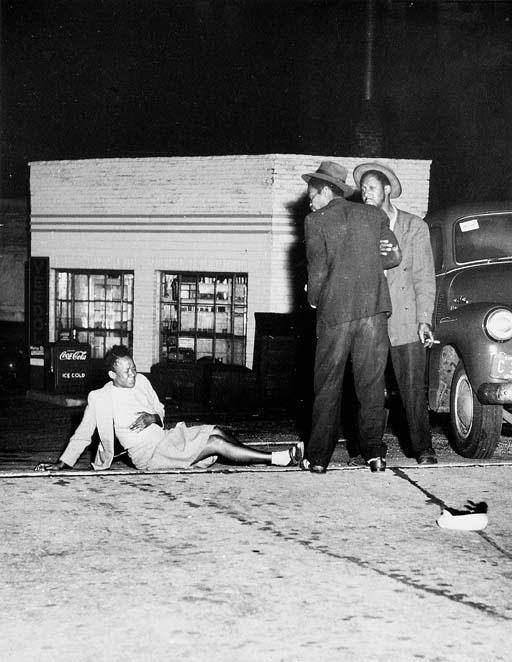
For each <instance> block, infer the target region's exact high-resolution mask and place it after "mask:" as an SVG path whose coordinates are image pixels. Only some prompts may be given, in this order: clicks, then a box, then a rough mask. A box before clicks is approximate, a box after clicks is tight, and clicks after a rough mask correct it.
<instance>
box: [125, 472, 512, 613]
mask: <svg viewBox="0 0 512 662" xmlns="http://www.w3.org/2000/svg"><path fill="white" fill-rule="evenodd" d="M398 471H399V470H398ZM400 477H402V476H400ZM403 478H405V479H406V480H409V477H408V476H406V475H404V476H403ZM409 482H411V483H412V484H413V485H414V486H416V487H418V488H419V489H421V491H422V492H424V494H426V495H427V496H429V498H432V500H433V501H434V502H435V503H438V504H440V505H441V504H442V503H443V502H442V500H441V499H439V498H438V497H436V496H435V495H430V493H428V491H427V490H424V489H422V488H421V486H419V485H416V483H415V482H414V481H413V480H409ZM132 485H133V487H136V488H138V485H137V484H133V483H132ZM158 493H160V494H161V495H162V496H166V497H169V496H170V495H169V493H168V492H166V491H165V490H158ZM175 498H176V497H175V496H173V499H175ZM182 503H183V505H184V506H188V507H189V508H194V509H197V508H204V507H206V508H210V509H212V510H215V512H216V513H217V514H219V515H224V516H227V517H229V518H231V519H234V520H236V521H238V522H239V523H240V524H241V525H242V526H250V527H255V528H256V529H257V530H258V531H261V532H263V533H267V534H270V535H272V536H274V537H276V538H278V539H279V540H282V541H285V542H291V543H298V544H300V545H302V546H303V547H305V548H306V549H310V550H312V551H314V552H319V553H320V554H323V555H324V556H328V557H329V558H332V559H336V560H338V561H346V562H347V563H352V564H354V565H356V566H357V567H359V568H362V569H365V570H370V571H372V572H375V573H377V574H378V575H380V576H382V577H386V578H387V579H391V580H393V581H397V582H399V583H400V584H402V585H404V586H408V587H410V588H414V589H416V590H418V591H420V592H421V591H423V592H425V593H429V594H431V595H435V596H437V597H442V598H446V599H447V600H450V601H452V602H455V603H457V604H460V605H463V606H466V607H470V608H472V609H475V610H477V611H479V612H482V613H485V614H487V615H488V616H494V617H495V618H497V619H500V620H503V621H510V620H512V618H511V617H510V616H507V615H506V614H503V613H501V612H500V611H498V610H497V609H496V608H495V607H492V606H491V605H488V604H485V603H483V602H478V601H476V600H471V599H469V598H468V597H467V595H465V594H463V593H450V591H449V590H447V589H440V588H435V587H432V586H428V585H427V584H423V583H421V582H419V581H417V580H415V579H413V578H411V577H407V576H406V575H403V574H401V573H398V572H392V571H388V570H382V569H380V568H377V567H375V566H374V565H373V564H372V563H371V561H365V560H364V559H362V558H359V557H357V556H352V555H345V554H340V553H338V552H335V551H333V550H331V549H329V548H327V547H326V546H325V545H319V544H317V542H316V541H314V540H308V539H304V538H300V537H299V535H298V534H294V533H286V532H283V531H282V530H280V529H277V528H276V527H275V526H273V524H272V523H271V522H269V521H268V520H267V521H266V522H265V524H262V523H261V522H260V521H258V520H254V519H253V520H251V519H247V518H246V517H244V516H242V515H241V514H240V513H238V512H236V511H235V510H233V509H232V508H230V507H227V506H223V505H222V504H220V503H218V502H217V501H214V500H209V501H207V502H206V503H197V502H193V501H190V500H188V499H187V498H186V497H184V498H183V500H182Z"/></svg>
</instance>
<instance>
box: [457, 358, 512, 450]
mask: <svg viewBox="0 0 512 662" xmlns="http://www.w3.org/2000/svg"><path fill="white" fill-rule="evenodd" d="M450 423H451V431H452V446H453V448H454V450H455V451H456V452H457V453H458V454H459V455H462V457H473V458H482V459H483V458H490V457H492V456H493V453H494V451H495V450H496V446H497V444H498V441H499V439H500V434H501V427H502V423H503V407H502V406H501V405H483V404H482V403H481V402H480V401H479V400H478V398H477V397H476V395H475V392H474V391H473V388H472V387H471V383H470V381H469V379H468V376H467V375H466V370H465V369H464V365H463V364H462V362H459V364H458V365H457V367H456V369H455V372H454V375H453V380H452V387H451V391H450Z"/></svg>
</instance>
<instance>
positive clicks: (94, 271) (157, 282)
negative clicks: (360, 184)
mask: <svg viewBox="0 0 512 662" xmlns="http://www.w3.org/2000/svg"><path fill="white" fill-rule="evenodd" d="M325 158H327V159H331V160H335V161H338V162H340V163H343V164H344V165H345V166H346V167H347V168H348V169H349V172H351V171H352V169H353V168H354V167H355V166H356V165H357V164H358V163H360V162H361V161H362V160H363V159H361V158H355V157H347V158H345V157H325V156H324V157H322V156H311V155H296V154H291V155H290V154H288V155H284V154H265V155H254V156H210V157H204V156H201V157H154V158H121V159H91V160H77V161H39V162H33V163H31V164H30V188H31V255H32V258H34V257H35V258H37V257H42V258H44V257H47V258H49V283H48V289H49V314H48V340H49V341H50V342H52V341H54V340H56V339H57V337H58V334H59V332H60V331H62V330H65V329H66V328H67V327H69V328H71V327H73V328H77V329H78V334H79V339H80V340H82V341H84V342H90V343H91V344H92V346H93V356H94V352H96V358H99V357H100V356H101V355H102V353H103V351H104V350H105V349H106V348H108V346H109V345H110V344H113V343H114V342H119V341H121V342H125V343H126V342H127V343H128V344H130V345H131V346H132V349H133V354H134V359H135V361H136V363H137V366H138V368H139V370H141V371H149V369H150V367H151V366H152V365H154V364H155V363H158V362H159V361H162V360H165V359H171V360H176V361H181V360H186V359H189V360H190V359H198V358H200V357H202V356H208V353H209V351H210V353H213V354H214V355H215V358H217V359H219V360H221V361H223V362H226V363H238V364H242V365H245V366H247V367H249V368H250V367H252V362H253V349H254V338H255V313H259V312H273V313H288V312H292V311H293V310H294V307H295V305H296V297H297V293H298V292H300V291H302V289H303V285H304V266H305V265H304V252H303V243H302V220H303V217H304V213H305V212H307V205H305V200H304V194H305V184H304V182H303V180H302V179H301V174H302V173H304V172H310V171H313V170H315V169H316V168H317V167H318V164H319V163H320V161H321V160H322V159H325ZM379 160H380V161H381V162H383V163H386V164H388V165H390V166H391V167H392V168H394V169H395V171H396V172H397V174H398V176H399V177H400V179H401V181H402V184H403V189H404V193H403V195H402V197H401V198H400V200H399V201H398V202H399V206H401V207H403V208H404V209H407V210H409V211H412V212H415V213H417V214H419V215H421V216H423V215H424V214H425V213H426V211H427V207H428V193H429V172H430V161H425V160H395V159H386V158H382V159H379ZM348 183H352V180H351V178H349V180H348ZM194 297H195V298H194Z"/></svg>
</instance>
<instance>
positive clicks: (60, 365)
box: [50, 340, 91, 394]
mask: <svg viewBox="0 0 512 662" xmlns="http://www.w3.org/2000/svg"><path fill="white" fill-rule="evenodd" d="M90 363H91V346H90V345H88V344H87V343H80V342H76V341H63V340H61V341H58V342H55V343H51V344H50V384H51V387H52V390H53V391H54V392H55V393H81V394H83V393H86V392H87V390H88V385H89V375H90Z"/></svg>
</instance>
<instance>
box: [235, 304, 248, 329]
mask: <svg viewBox="0 0 512 662" xmlns="http://www.w3.org/2000/svg"><path fill="white" fill-rule="evenodd" d="M245 326H246V312H245V308H240V307H239V306H236V307H235V319H234V328H233V332H234V334H235V336H244V335H245Z"/></svg>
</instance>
